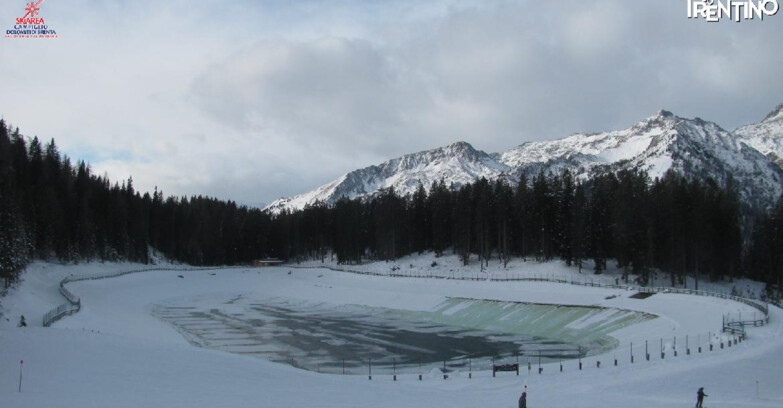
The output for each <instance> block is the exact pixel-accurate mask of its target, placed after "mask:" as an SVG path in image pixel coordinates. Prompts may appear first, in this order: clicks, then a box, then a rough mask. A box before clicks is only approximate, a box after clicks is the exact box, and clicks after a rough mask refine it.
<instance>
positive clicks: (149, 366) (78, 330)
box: [0, 254, 783, 408]
mask: <svg viewBox="0 0 783 408" xmlns="http://www.w3.org/2000/svg"><path fill="white" fill-rule="evenodd" d="M431 261H432V254H424V255H421V256H414V257H407V258H405V259H403V260H401V261H400V263H399V264H398V265H400V266H402V267H403V268H405V269H410V270H413V271H419V272H426V271H427V269H428V268H429V265H430V262H431ZM438 263H439V266H438V267H440V268H445V269H450V268H457V267H459V259H458V258H457V257H456V256H446V257H442V258H438ZM510 265H511V268H509V269H508V270H506V269H503V271H505V272H513V273H519V274H523V275H528V276H531V277H532V276H541V275H557V276H561V277H565V278H575V279H580V278H584V276H583V275H580V274H578V272H577V270H576V269H574V268H567V267H565V266H564V265H563V264H562V263H558V262H551V263H544V264H539V263H535V262H523V261H521V260H515V261H514V262H513V263H512V264H510ZM312 266H315V265H312ZM144 267H145V266H144V265H129V264H97V263H96V264H87V265H67V266H63V265H52V264H46V263H41V262H38V263H35V264H33V265H31V266H30V267H29V268H28V271H27V273H26V274H25V275H24V276H23V279H24V280H23V282H22V283H21V284H19V285H18V286H17V287H15V288H12V289H11V290H10V291H9V292H8V293H7V294H6V295H5V296H4V297H3V298H0V301H1V302H2V303H1V305H2V309H0V310H2V319H0V350H1V351H0V406H3V407H6V406H7V407H41V406H47V407H104V406H125V407H169V406H180V407H214V406H221V407H251V406H252V407H259V406H260V407H440V406H442V407H479V406H481V407H485V406H497V407H509V408H510V407H516V404H517V398H518V397H519V394H520V393H521V391H522V389H523V386H525V385H526V386H527V389H528V403H529V406H537V407H684V406H692V405H693V404H694V403H695V397H696V395H695V394H696V390H697V389H698V388H699V387H705V389H706V392H707V394H709V397H708V398H707V400H706V403H705V406H708V407H779V406H783V392H781V389H783V387H781V385H783V384H782V383H781V382H782V381H783V368H781V365H780V362H781V361H783V336H781V335H783V320H781V318H783V311H782V310H781V309H779V308H777V307H774V306H772V307H771V311H770V324H769V325H767V326H764V327H751V328H749V329H748V334H749V338H748V340H746V341H744V342H741V343H739V344H737V345H734V346H732V347H726V348H724V349H721V348H719V347H718V344H719V343H718V342H719V341H720V338H718V337H715V336H714V334H715V332H716V331H718V330H719V329H720V326H721V321H722V316H723V315H724V314H734V315H735V316H736V315H737V314H742V315H743V316H750V315H752V314H754V313H758V312H757V311H755V309H751V308H749V307H748V306H746V305H744V304H741V303H737V302H733V301H729V300H724V299H717V298H712V297H701V296H690V295H678V294H673V293H659V294H656V295H654V296H652V297H649V298H647V299H633V298H631V297H630V296H631V295H633V294H634V293H635V291H621V290H617V289H604V288H592V287H584V286H573V285H568V284H556V283H546V282H497V281H494V282H493V281H486V280H484V281H454V280H443V279H411V278H392V277H378V276H365V275H357V274H352V273H346V272H336V271H332V270H328V269H316V268H314V269H293V268H291V269H289V268H288V267H285V266H283V267H279V268H268V269H254V268H247V269H243V268H234V269H222V270H196V271H188V270H183V269H175V270H168V271H152V272H143V273H136V274H129V275H125V276H123V277H118V278H111V279H103V280H94V281H81V282H75V283H71V284H69V285H68V287H69V289H70V290H71V291H72V292H75V293H76V294H77V295H79V296H80V297H81V299H82V304H83V308H82V310H81V311H80V312H79V313H77V314H75V315H72V316H69V317H65V318H64V319H62V320H60V321H58V322H56V323H55V324H54V325H53V326H52V327H50V328H43V327H41V320H40V317H41V315H42V313H43V312H44V311H45V310H47V309H48V308H51V307H54V306H56V305H58V304H60V303H62V302H63V299H62V297H61V296H60V295H59V293H58V292H57V283H58V282H59V280H60V279H62V278H63V277H65V276H68V275H70V274H85V273H86V274H90V273H99V272H106V271H110V270H116V271H119V270H127V269H133V268H144ZM365 267H366V268H368V269H369V270H375V271H381V270H388V269H389V268H390V265H389V264H386V263H383V262H379V263H376V264H372V265H366V266H365ZM175 268H176V267H175ZM462 268H470V267H462ZM497 268H498V269H497V270H495V265H491V267H490V273H500V272H499V271H500V270H501V269H502V268H500V267H499V266H497ZM464 271H468V270H464ZM471 271H472V272H474V273H478V267H477V266H475V265H474V268H473V270H471ZM289 272H290V273H289ZM505 272H504V273H505ZM180 276H181V277H180ZM617 276H619V275H611V274H607V275H604V276H602V277H596V279H604V280H606V281H612V280H614V278H616V277H617ZM591 278H592V276H591ZM689 284H691V285H692V282H689ZM701 287H704V286H701ZM731 287H734V288H736V289H737V290H740V291H742V292H743V293H745V292H747V293H755V292H757V291H758V290H759V289H760V286H759V285H758V284H756V283H753V282H749V281H745V280H742V281H735V282H734V283H733V284H725V283H724V284H709V283H707V284H706V288H707V289H709V290H714V291H720V290H723V291H726V290H730V288H731ZM216 298H221V299H239V298H243V299H245V298H247V299H253V302H258V301H260V300H263V299H274V301H275V302H279V301H281V299H286V300H288V301H290V302H306V303H309V304H319V305H323V307H326V306H331V307H334V308H336V309H337V308H340V307H342V306H345V305H353V306H359V307H370V308H377V307H384V308H389V307H393V308H397V309H401V310H402V309H404V310H410V311H434V310H435V309H436V308H437V307H438V305H441V304H442V303H443V302H444V301H445V300H447V299H453V298H472V299H489V300H497V301H499V302H520V301H521V302H538V303H550V304H569V305H590V306H600V307H605V308H609V310H611V309H618V310H636V311H640V312H644V313H650V314H654V315H656V316H657V318H654V319H648V320H644V321H643V322H640V323H636V324H633V325H631V326H627V327H623V328H621V329H619V330H614V331H613V332H612V334H611V335H612V336H613V337H614V338H616V339H617V340H618V344H619V345H620V346H619V347H618V348H617V349H614V350H612V351H610V352H608V353H605V354H601V355H597V356H592V357H588V358H585V359H583V363H584V369H583V370H581V371H580V370H579V369H578V366H577V362H576V361H573V360H570V361H566V362H564V367H565V369H564V370H563V372H560V371H559V365H558V363H550V364H545V365H544V366H543V373H542V374H538V372H537V370H536V369H534V370H532V372H530V373H528V372H527V370H525V369H524V367H523V369H522V370H521V373H520V376H516V375H515V374H514V373H499V374H498V376H497V377H496V378H493V377H492V373H491V371H490V370H489V366H488V365H487V364H488V363H486V362H484V363H481V364H479V363H476V362H475V361H474V364H476V365H474V366H473V371H472V378H468V375H467V374H468V373H467V372H465V370H460V371H456V372H455V371H452V372H450V373H449V374H450V376H449V379H447V380H444V379H443V378H442V375H441V372H440V371H439V370H438V369H436V368H431V369H428V370H426V371H425V372H424V373H423V374H424V375H423V378H422V380H421V381H419V380H418V378H417V376H416V375H415V374H410V373H406V374H401V375H399V376H398V377H399V378H398V379H397V381H393V378H392V376H391V374H390V373H389V372H383V371H381V372H378V373H374V375H373V378H372V380H371V381H370V380H368V377H367V375H366V374H367V373H366V372H365V371H364V370H361V371H360V372H358V373H353V374H352V375H340V374H322V373H318V372H315V371H308V370H302V369H298V368H293V367H291V366H290V365H287V364H280V363H273V362H270V361H266V360H265V359H263V358H258V357H251V356H248V355H240V354H233V353H229V352H225V351H219V350H213V349H209V348H201V347H195V346H194V345H192V344H191V343H189V342H188V341H187V340H186V338H185V337H183V335H182V334H180V333H179V332H178V331H177V330H176V328H175V327H173V326H171V325H169V324H167V323H166V322H165V321H164V320H161V319H159V318H157V317H155V314H154V309H155V307H156V305H160V304H165V303H169V302H173V304H179V305H181V307H188V306H187V305H185V304H183V303H182V302H183V301H187V302H190V307H193V308H194V309H196V310H204V309H205V310H210V308H212V309H216V310H218V311H223V312H224V313H236V312H237V310H238V307H239V306H238V305H237V304H236V303H234V302H233V301H230V302H226V303H217V304H216V303H211V302H213V300H214V299H216ZM20 314H25V315H26V316H27V318H28V322H29V323H30V327H26V328H17V327H16V324H15V323H16V321H17V320H18V316H19V315H20ZM593 323H600V322H592V321H583V322H582V323H581V324H582V325H583V326H589V325H590V324H593ZM707 332H712V333H713V337H712V340H713V341H714V342H715V344H714V345H715V350H714V351H712V352H710V351H708V346H707V340H706V338H707V336H706V335H705V334H704V333H707ZM699 334H701V337H700V340H699V343H698V344H699V345H701V346H702V347H703V348H704V350H703V352H702V353H698V352H697V351H696V347H697V346H696V340H694V339H696V338H698V337H697V336H698V335H699ZM685 335H690V341H691V343H690V347H691V349H692V353H691V354H690V355H687V354H685V350H684V344H683V338H684V337H685ZM675 336H677V338H678V339H679V340H678V341H679V342H678V343H677V344H678V350H679V352H680V353H679V356H678V357H674V356H673V355H672V349H671V347H672V345H673V341H672V338H673V337H675ZM659 339H663V344H664V346H665V347H666V351H667V356H666V358H665V359H664V360H661V359H660V356H659V351H658V347H659V345H658V341H659ZM726 339H727V338H726V337H725V336H724V337H723V340H724V341H725V340H726ZM645 340H650V353H651V359H650V361H645V359H644V357H643V353H644V342H645ZM631 342H633V344H634V355H635V362H634V363H633V364H631V363H630V361H629V357H628V354H629V353H630V349H629V347H628V345H629V344H630V343H631ZM615 357H616V358H617V359H618V360H619V364H618V365H617V366H616V367H615V366H614V365H613V359H614V358H615ZM22 360H23V361H24V363H23V364H20V362H21V361H22ZM597 361H601V362H602V363H603V364H602V365H601V367H600V368H598V367H597V364H596V362H597ZM20 368H21V371H22V373H21V374H23V375H20ZM536 368H537V367H536ZM20 379H21V392H20V390H19V386H20Z"/></svg>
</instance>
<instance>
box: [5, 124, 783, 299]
mask: <svg viewBox="0 0 783 408" xmlns="http://www.w3.org/2000/svg"><path fill="white" fill-rule="evenodd" d="M429 187H430V188H429V193H428V192H427V190H426V189H425V188H424V186H422V185H419V188H418V189H417V190H416V191H415V193H414V194H412V195H409V196H401V195H399V194H397V193H396V192H395V191H394V190H393V189H387V190H384V191H383V192H382V193H381V194H380V195H378V196H377V197H376V198H374V199H372V200H369V201H362V200H358V199H347V198H343V199H341V200H339V201H338V202H337V203H336V204H334V205H333V206H326V205H324V204H319V203H317V204H315V205H310V206H308V207H306V208H305V209H303V210H301V211H293V212H288V211H284V212H282V213H280V214H277V215H271V214H269V213H267V212H264V211H262V210H260V209H257V208H250V207H247V206H241V205H237V204H236V203H234V202H232V201H221V200H218V199H214V198H209V197H202V196H194V197H190V198H187V197H166V196H164V194H163V192H161V191H158V190H157V189H156V190H155V191H153V192H152V194H150V193H148V192H139V191H137V190H136V189H135V188H134V186H133V180H132V179H128V180H126V181H124V182H122V183H117V182H114V183H112V182H111V181H110V180H109V179H108V178H107V177H105V176H97V175H95V174H93V173H92V171H91V169H90V166H89V164H87V163H85V162H83V161H78V162H76V163H73V162H72V161H71V159H70V158H68V157H66V156H63V155H62V154H61V153H60V152H59V151H58V148H57V145H56V143H55V141H54V140H51V141H49V142H47V143H42V142H41V141H40V140H39V139H38V138H36V137H34V138H32V139H29V138H25V137H24V136H22V135H21V134H20V133H19V130H18V129H10V128H9V127H8V126H7V125H6V124H5V123H4V122H2V121H0V273H2V277H3V278H5V280H6V284H9V283H10V282H12V281H14V280H15V279H17V278H18V276H19V273H20V272H21V271H22V270H23V269H24V267H25V265H27V263H29V262H30V261H31V260H33V259H44V260H57V261H61V262H85V261H95V260H99V261H120V260H127V261H134V262H141V263H147V262H150V259H151V251H152V250H155V251H159V252H161V253H162V254H164V255H165V256H167V257H168V258H170V259H172V260H176V261H181V262H186V263H189V264H193V265H236V264H248V263H250V262H252V260H254V259H258V258H264V257H277V258H280V259H283V260H288V261H297V260H303V259H312V258H321V259H323V258H324V257H326V256H334V257H336V258H337V260H338V261H339V262H340V263H350V264H356V263H360V262H362V261H364V260H367V259H381V260H395V259H398V258H400V257H402V256H405V255H408V254H412V253H423V252H425V251H433V252H434V254H435V255H436V256H440V255H442V254H444V253H447V252H449V251H453V252H454V253H456V254H458V255H459V256H460V258H461V259H462V260H463V262H464V263H466V264H467V263H468V262H469V261H470V259H471V255H473V256H474V259H475V256H476V255H477V256H478V259H479V262H481V265H482V267H484V266H487V265H489V264H490V263H491V262H496V263H506V262H508V260H509V259H510V258H511V257H522V258H525V259H531V260H536V261H540V262H546V261H550V260H554V259H558V260H562V261H564V262H565V263H566V264H568V265H574V266H576V267H579V268H580V270H582V268H583V266H584V265H585V261H587V260H590V261H591V262H589V265H590V269H589V271H588V270H585V271H584V272H585V273H588V272H589V273H597V274H600V273H602V272H603V271H604V270H605V269H606V268H607V263H608V262H616V265H617V267H618V268H622V270H623V271H624V273H625V275H626V276H627V275H630V274H634V275H637V276H638V279H639V281H640V283H644V282H646V281H648V280H649V279H650V277H651V273H653V272H654V271H656V270H660V271H664V272H665V273H668V274H669V276H670V279H671V282H672V284H677V283H682V282H683V281H684V277H685V276H686V275H695V276H697V277H702V278H703V279H711V280H719V279H734V278H738V277H743V276H747V277H751V278H754V279H758V280H761V281H764V282H767V283H768V284H769V285H770V288H774V290H776V291H779V289H780V287H781V284H782V283H783V282H781V279H782V277H783V267H781V265H783V259H780V258H781V256H783V255H781V251H780V250H779V248H781V247H783V246H782V245H783V224H781V220H783V201H779V202H778V204H777V206H776V207H775V208H774V209H773V210H772V211H771V212H770V214H769V215H767V216H764V217H761V218H760V219H758V220H756V219H755V218H754V219H753V221H754V222H741V220H742V219H743V218H748V217H749V216H748V215H747V214H741V205H740V203H739V201H738V198H737V197H738V194H737V192H736V189H735V187H734V185H733V184H732V183H731V182H729V183H728V185H727V186H726V187H725V188H722V187H719V186H718V184H717V183H715V182H713V181H712V180H707V181H704V182H702V181H699V180H695V179H693V180H689V179H686V178H684V177H681V176H678V175H676V174H675V173H672V172H669V173H667V174H665V175H664V176H663V177H662V178H660V179H655V180H650V179H649V177H648V176H647V175H646V174H645V173H644V172H638V171H628V170H624V171H620V172H617V173H615V174H608V175H602V176H597V177H594V178H592V179H591V180H589V181H584V182H583V181H579V180H576V178H575V177H574V175H573V174H572V173H571V172H569V171H568V170H565V171H562V172H560V173H557V174H544V173H539V174H538V175H537V176H536V177H534V178H532V179H528V178H527V177H522V178H521V179H520V181H519V182H518V183H516V184H515V185H510V184H508V183H507V182H504V181H502V180H498V181H495V182H489V181H487V180H486V179H479V180H476V181H475V182H473V183H469V184H467V185H465V186H463V187H462V188H459V189H457V188H453V187H452V186H450V185H447V184H446V183H445V181H443V180H441V181H439V182H434V183H433V184H432V185H431V186H429ZM745 224H749V225H753V230H752V231H746V232H745V233H744V232H743V231H742V225H745ZM744 237H746V238H744Z"/></svg>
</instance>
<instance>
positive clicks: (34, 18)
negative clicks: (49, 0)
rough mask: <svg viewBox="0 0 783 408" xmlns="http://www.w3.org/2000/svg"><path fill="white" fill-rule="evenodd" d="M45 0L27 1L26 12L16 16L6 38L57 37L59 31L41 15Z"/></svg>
mask: <svg viewBox="0 0 783 408" xmlns="http://www.w3.org/2000/svg"><path fill="white" fill-rule="evenodd" d="M43 1H44V0H38V1H31V2H29V3H27V5H26V6H25V8H24V14H23V15H22V16H21V17H17V18H16V21H15V22H14V26H13V28H11V29H8V30H5V38H48V39H52V38H57V31H55V30H54V28H52V27H51V26H50V25H48V24H46V20H44V18H43V17H42V16H40V13H41V3H43Z"/></svg>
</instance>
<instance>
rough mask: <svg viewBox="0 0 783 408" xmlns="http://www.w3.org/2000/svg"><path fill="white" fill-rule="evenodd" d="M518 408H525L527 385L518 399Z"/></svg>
mask: <svg viewBox="0 0 783 408" xmlns="http://www.w3.org/2000/svg"><path fill="white" fill-rule="evenodd" d="M519 408H527V385H526V386H525V391H522V396H520V397H519Z"/></svg>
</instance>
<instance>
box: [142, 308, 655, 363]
mask: <svg viewBox="0 0 783 408" xmlns="http://www.w3.org/2000/svg"><path fill="white" fill-rule="evenodd" d="M153 313H154V314H155V315H156V316H158V317H159V318H161V319H163V320H165V321H167V322H169V323H170V324H172V325H173V326H174V327H176V328H177V329H178V330H179V331H180V332H181V333H182V334H183V336H185V338H187V339H188V340H189V341H190V342H191V343H193V344H195V345H198V346H201V347H209V348H214V349H218V350H223V351H228V352H232V353H238V354H245V355H251V356H255V357H259V358H266V359H270V360H273V361H280V362H285V363H288V364H292V365H295V366H298V367H302V368H306V369H310V370H314V371H315V370H318V371H328V372H341V371H342V369H343V367H346V370H347V372H348V373H358V372H359V371H361V370H368V367H369V362H370V360H373V361H374V362H375V363H374V364H375V366H376V367H375V371H376V372H387V371H389V370H395V369H396V370H398V371H399V372H403V371H406V370H407V371H411V370H412V369H415V368H417V367H419V366H421V365H424V366H433V365H442V364H443V362H444V361H446V362H447V364H448V367H449V369H456V368H459V369H463V370H464V369H465V367H471V366H472V367H475V368H478V365H479V364H481V363H479V362H478V360H481V361H483V362H484V363H483V364H485V365H487V364H491V363H490V362H491V361H492V358H496V359H497V360H498V361H508V360H510V359H514V360H515V361H517V360H518V361H520V362H523V365H524V362H525V361H529V359H530V358H533V359H534V361H536V362H538V359H539V358H541V360H542V361H544V362H546V361H552V360H561V359H569V358H576V357H579V356H582V357H584V356H586V355H593V354H597V353H600V352H604V351H607V350H609V349H612V348H614V347H616V340H615V339H613V338H612V337H611V336H610V334H611V333H612V332H613V331H615V330H617V329H620V328H623V327H626V326H628V325H631V324H634V323H638V322H641V321H644V320H646V319H650V318H654V316H651V315H647V314H643V313H638V312H632V311H624V310H617V309H607V308H598V307H585V306H578V307H574V306H568V307H566V306H556V305H541V304H529V303H514V302H498V301H486V300H474V299H461V298H450V299H445V300H444V301H443V302H442V303H441V304H439V305H438V306H437V307H435V308H434V309H433V310H428V311H410V310H402V309H388V308H379V307H367V306H360V305H334V304H326V303H315V302H306V301H293V300H290V299H282V298H271V299H270V298H268V299H255V298H253V296H252V295H246V296H233V297H231V298H229V299H227V298H225V297H223V298H221V297H220V296H217V295H216V296H213V297H204V296H199V297H193V298H184V299H177V300H174V301H169V302H166V303H161V304H158V305H156V306H155V307H154V308H153ZM520 358H521V359H520ZM473 360H477V361H476V363H474V362H473ZM483 368H484V369H487V368H488V367H483ZM362 372H364V371H362Z"/></svg>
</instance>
